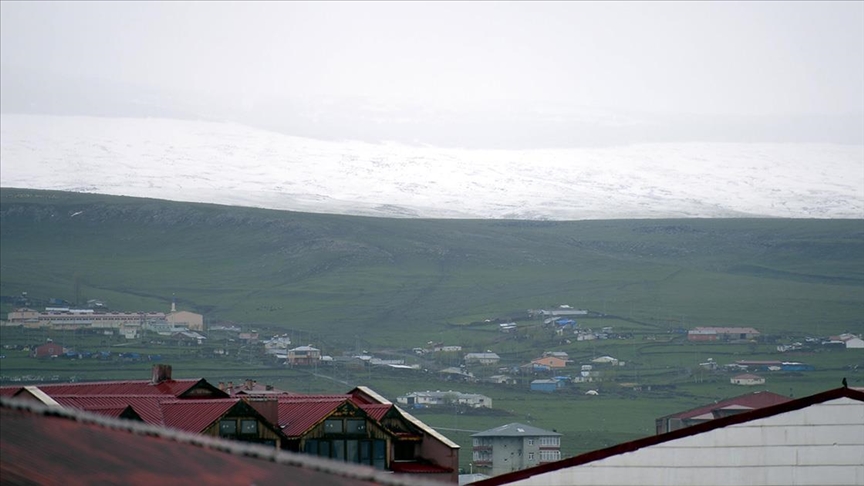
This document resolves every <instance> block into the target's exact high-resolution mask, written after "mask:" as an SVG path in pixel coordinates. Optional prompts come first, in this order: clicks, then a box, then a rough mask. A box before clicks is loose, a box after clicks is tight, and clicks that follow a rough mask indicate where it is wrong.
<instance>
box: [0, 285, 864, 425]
mask: <svg viewBox="0 0 864 486" xmlns="http://www.w3.org/2000/svg"><path fill="white" fill-rule="evenodd" d="M51 301H54V302H65V301H58V299H51ZM602 317H603V315H602V314H601V315H600V316H598V315H597V313H593V312H591V311H589V310H587V309H576V308H574V307H571V306H570V305H566V304H562V305H560V306H557V307H553V308H550V309H548V310H547V309H539V310H538V309H532V310H528V311H527V312H526V314H525V316H523V317H522V318H521V320H519V321H516V320H507V321H505V322H499V321H500V319H494V320H493V319H488V320H486V321H484V322H483V323H481V325H482V326H483V327H484V328H485V329H489V330H493V329H494V330H497V333H498V334H499V335H500V336H501V338H496V339H494V340H491V341H492V342H497V343H499V345H500V344H501V343H507V342H509V340H519V339H520V336H525V333H527V332H534V333H535V334H536V333H540V332H542V333H545V335H548V336H550V338H551V341H550V344H552V346H550V347H549V348H547V349H542V350H535V353H536V354H535V355H534V356H533V357H531V356H530V355H529V356H527V359H524V361H522V360H519V361H514V358H515V359H519V358H521V357H522V356H525V352H522V353H519V354H518V355H516V356H514V353H512V352H510V353H502V354H504V357H502V356H501V355H499V354H498V352H496V350H495V348H494V345H493V344H491V343H490V344H489V346H490V348H489V349H483V350H480V351H477V350H466V349H464V348H463V346H462V345H461V344H458V343H451V344H445V343H444V342H432V341H429V342H427V343H425V344H423V345H420V346H415V347H413V348H410V349H397V350H392V349H391V350H383V351H379V352H369V351H367V350H360V349H354V350H344V349H342V350H339V349H322V347H320V346H315V345H314V343H308V344H300V345H297V344H299V343H296V342H295V341H296V339H297V337H296V336H295V337H294V339H292V334H293V333H288V332H282V333H266V332H265V331H259V330H256V329H251V328H248V326H241V325H237V324H211V325H208V326H205V324H204V322H205V319H204V316H203V315H201V314H197V313H195V312H190V311H185V310H177V308H176V302H174V301H173V300H172V303H171V306H170V310H169V311H168V312H160V311H152V312H113V311H108V310H107V305H106V304H105V303H104V302H103V301H100V300H91V301H89V302H88V306H87V308H84V309H78V308H74V307H69V306H64V307H57V306H49V307H45V308H44V310H41V311H38V310H34V309H30V308H26V307H21V308H17V309H15V310H14V311H12V312H9V313H8V316H7V319H6V320H5V321H2V322H0V326H4V327H13V328H21V329H23V330H30V331H34V330H44V331H49V330H50V331H55V332H54V333H53V334H52V335H53V336H54V338H53V339H51V338H47V339H46V342H41V343H40V342H31V343H29V344H26V345H24V344H18V345H14V346H13V345H9V344H5V343H4V348H5V349H7V350H8V349H18V350H24V351H26V352H28V353H29V355H30V356H31V357H33V358H37V359H68V360H99V361H116V362H140V361H159V360H160V359H161V356H162V354H164V353H162V352H161V351H160V350H171V349H177V348H184V349H187V351H184V353H187V354H190V353H191V354H192V355H195V356H198V357H200V358H204V359H213V360H231V359H234V360H241V361H249V362H256V363H260V364H262V365H265V366H276V367H278V366H285V367H290V368H294V369H309V370H315V372H327V371H328V370H332V372H333V373H336V372H339V371H340V370H341V371H344V372H351V371H354V372H362V371H363V370H367V369H386V370H389V371H391V372H397V373H422V374H424V375H426V376H432V377H435V378H437V379H438V380H439V381H441V382H445V383H447V384H448V385H449V386H450V387H453V386H455V385H457V384H459V383H463V384H466V385H470V384H472V383H490V384H495V385H500V386H506V387H524V389H526V390H527V391H530V392H537V393H554V392H561V391H567V390H576V391H578V392H579V393H583V394H584V395H588V396H591V395H595V396H596V395H598V394H599V393H601V390H600V389H599V388H600V387H599V385H600V384H602V383H604V382H605V383H610V382H616V383H618V384H619V385H620V386H623V387H629V388H631V389H636V390H638V389H641V387H642V386H643V385H644V386H649V387H650V386H652V384H653V385H654V386H658V385H660V386H662V385H663V383H656V382H655V383H647V384H643V383H639V382H638V381H639V380H635V382H634V379H635V378H636V377H637V376H638V374H637V373H638V370H636V368H637V365H636V364H634V363H630V362H628V361H626V360H624V359H619V357H616V356H611V355H606V354H602V353H598V352H596V345H594V343H604V342H610V343H614V342H619V341H623V342H626V341H628V340H634V339H636V338H635V337H634V333H633V332H632V330H630V331H626V332H616V330H615V329H614V328H613V327H611V326H604V325H601V326H599V328H597V327H593V328H592V327H588V325H589V324H591V325H593V324H597V323H601V324H602V323H603V322H605V320H604V319H603V318H602ZM575 318H579V321H578V322H577V321H576V320H575ZM244 327H246V328H247V329H246V330H244ZM56 331H59V332H56ZM682 332H683V333H686V334H683V335H682ZM298 334H299V335H300V336H302V333H298ZM57 336H60V337H61V338H65V342H61V341H60V339H58V338H57ZM84 336H91V337H92V336H98V337H99V338H100V339H99V342H100V343H102V345H103V347H100V348H87V347H86V345H85V347H82V345H81V344H76V342H75V341H76V340H81V341H82V342H83V341H86V342H87V343H88V345H92V343H93V342H94V340H93V339H85V338H84ZM677 336H681V337H677ZM307 337H311V335H308V336H307ZM502 338H503V341H502ZM642 339H644V340H657V339H665V340H669V339H684V340H685V342H687V343H690V344H692V345H698V344H700V343H705V344H709V345H719V344H730V345H731V344H741V343H763V341H764V337H763V336H762V334H761V333H760V332H759V331H758V330H756V329H754V328H749V327H746V328H743V327H708V326H697V327H694V328H691V329H689V330H686V331H683V330H682V331H676V332H675V333H674V334H673V335H672V336H671V337H670V336H668V335H660V336H658V335H656V334H644V335H642ZM787 341H789V342H787V343H784V344H776V345H773V346H770V349H771V350H772V353H773V354H774V355H776V356H778V358H777V359H771V360H766V359H735V360H730V361H728V362H720V361H717V360H715V359H714V358H708V359H707V360H704V361H698V362H693V363H689V364H688V366H689V367H690V368H692V370H699V373H701V374H703V376H704V373H709V374H710V375H711V376H714V377H724V378H723V379H725V380H727V381H728V382H729V383H731V384H734V385H740V386H759V385H765V383H766V380H769V379H770V376H771V374H772V373H778V372H780V373H782V372H807V371H813V370H814V369H815V367H814V366H813V365H811V364H807V363H804V362H800V361H797V360H790V359H783V358H784V357H785V355H786V354H795V355H800V354H801V353H802V352H817V351H818V352H832V351H845V350H847V349H850V350H855V349H864V340H862V339H861V337H860V336H857V335H854V334H851V333H843V334H840V335H837V336H822V337H818V336H798V337H791V338H787ZM586 343H590V344H592V347H591V348H590V349H591V351H590V352H587V351H588V349H587V348H584V345H585V344H586ZM133 344H134V345H136V347H141V346H144V347H145V348H146V349H148V350H149V351H150V352H146V353H144V352H139V351H128V352H127V351H124V347H126V346H128V345H133ZM580 344H581V345H583V347H582V348H577V349H579V350H580V351H581V352H580V353H579V356H577V357H571V356H570V354H568V352H567V351H563V350H560V348H562V347H567V346H568V345H569V346H579V345H580ZM763 344H764V343H763ZM562 345H563V346H562ZM550 348H551V349H550ZM529 352H530V351H529ZM634 370H636V371H634ZM645 371H646V370H645V369H644V366H643V376H644V375H645ZM690 372H691V373H692V372H693V371H690ZM31 378H32V377H31ZM631 378H634V379H631ZM20 379H21V377H14V376H6V375H2V376H0V381H10V380H13V381H17V380H20ZM42 379H46V378H45V377H42ZM47 379H61V378H60V377H59V376H56V375H55V376H51V377H48V378H47ZM409 393H420V391H417V390H406V394H409ZM455 393H459V392H455ZM483 400H485V401H483V402H482V403H483V406H484V407H487V408H488V407H491V403H492V401H491V399H490V398H489V397H485V398H484V399H483ZM440 401H441V400H437V401H436V400H415V401H413V402H412V403H408V405H412V406H418V407H419V406H434V405H436V404H437V405H441V403H438V402H440ZM450 402H451V401H450V400H448V404H449V403H450ZM456 403H457V404H461V405H465V406H468V407H476V406H477V403H480V402H478V401H477V400H475V399H465V400H456Z"/></svg>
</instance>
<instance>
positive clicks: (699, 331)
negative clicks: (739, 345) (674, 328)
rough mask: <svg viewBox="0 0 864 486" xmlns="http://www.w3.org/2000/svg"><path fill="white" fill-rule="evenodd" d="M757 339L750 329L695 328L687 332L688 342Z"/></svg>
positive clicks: (754, 332)
mask: <svg viewBox="0 0 864 486" xmlns="http://www.w3.org/2000/svg"><path fill="white" fill-rule="evenodd" d="M757 337H759V331H757V330H756V329H753V328H752V327H696V328H693V329H691V330H689V331H688V332H687V340H688V341H750V340H752V339H756V338H757Z"/></svg>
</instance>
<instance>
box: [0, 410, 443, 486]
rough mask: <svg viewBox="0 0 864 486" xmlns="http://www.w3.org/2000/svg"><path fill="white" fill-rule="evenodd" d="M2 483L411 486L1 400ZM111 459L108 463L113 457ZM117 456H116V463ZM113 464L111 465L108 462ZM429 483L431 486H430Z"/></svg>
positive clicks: (388, 477) (358, 470) (262, 450)
mask: <svg viewBox="0 0 864 486" xmlns="http://www.w3.org/2000/svg"><path fill="white" fill-rule="evenodd" d="M0 421H2V423H3V434H2V435H0V450H2V451H3V454H0V477H2V478H3V483H4V484H5V483H7V482H8V483H9V484H36V483H40V484H63V483H68V482H69V480H70V478H74V480H73V482H74V483H76V484H100V483H102V484H130V485H142V486H143V485H151V484H176V483H180V482H185V481H184V479H183V478H187V479H188V478H195V482H198V483H201V484H248V483H254V484H258V485H285V486H305V485H309V484H321V485H335V484H339V485H345V486H373V485H392V486H407V485H408V484H416V483H417V482H418V480H417V478H410V479H409V478H406V477H405V476H396V475H393V474H392V473H389V472H384V471H380V472H376V471H371V470H369V469H368V468H362V467H359V466H356V467H352V466H349V465H345V464H338V463H332V462H330V461H321V460H319V459H317V458H313V457H308V456H298V455H296V454H289V453H286V452H277V451H273V450H272V448H270V447H266V446H257V445H254V444H239V443H237V442H232V441H227V440H222V439H219V438H216V437H206V436H203V435H199V434H191V433H188V432H182V431H178V430H174V429H168V428H165V427H160V426H155V425H150V424H144V423H140V422H136V421H132V420H120V419H116V418H110V417H105V416H102V415H94V414H91V413H88V412H84V411H81V410H75V409H58V408H56V407H49V406H46V405H44V404H41V403H36V402H33V401H21V400H13V399H9V398H8V397H0ZM106 453H108V456H106ZM109 456H110V457H109ZM106 457H107V459H106ZM424 484H430V483H425V482H424Z"/></svg>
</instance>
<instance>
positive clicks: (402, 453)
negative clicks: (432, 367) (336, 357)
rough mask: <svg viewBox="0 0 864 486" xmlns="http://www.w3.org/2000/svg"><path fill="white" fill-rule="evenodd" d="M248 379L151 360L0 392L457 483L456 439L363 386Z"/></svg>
mask: <svg viewBox="0 0 864 486" xmlns="http://www.w3.org/2000/svg"><path fill="white" fill-rule="evenodd" d="M256 385H257V383H255V382H254V381H253V380H247V381H246V382H245V383H242V384H238V386H237V387H236V388H235V387H234V385H233V383H228V384H227V386H226V385H225V384H222V383H220V386H219V387H216V386H213V385H211V384H210V383H208V382H207V381H206V380H204V379H198V380H194V379H193V380H174V379H172V377H171V367H170V366H165V365H156V366H154V367H153V373H152V376H151V379H150V380H149V381H148V380H130V381H115V382H95V383H72V384H46V385H39V386H24V387H21V386H17V387H16V386H11V387H0V396H5V397H14V398H16V399H21V400H30V401H35V402H40V403H41V404H44V405H47V406H51V407H57V408H61V409H70V408H71V409H78V410H84V411H88V412H93V413H97V414H100V415H105V416H108V417H112V418H123V419H128V420H133V421H139V422H145V423H147V424H151V425H158V426H165V427H171V428H173V429H179V430H182V431H186V432H194V433H197V434H201V435H208V436H212V437H214V438H219V437H221V438H225V439H231V440H233V441H239V442H247V443H248V442H251V443H258V444H264V445H267V446H269V447H271V448H273V449H279V450H287V451H292V452H297V453H302V454H307V455H314V456H318V457H324V458H328V459H333V460H337V461H342V462H347V463H354V464H363V465H366V466H369V467H373V468H377V469H381V470H385V471H389V472H391V473H396V474H398V475H412V476H414V477H417V478H422V479H429V480H438V481H444V482H451V483H455V482H456V481H457V479H458V464H459V446H458V445H457V444H455V443H454V442H452V441H450V440H449V439H447V438H446V437H444V436H443V435H441V434H440V433H438V432H437V431H436V430H434V429H432V428H431V427H429V426H428V425H426V424H424V423H423V422H421V421H420V420H418V419H416V418H415V417H413V416H412V415H410V414H409V413H407V412H405V411H404V410H402V409H400V408H399V407H398V406H396V405H394V404H393V403H391V402H389V401H388V400H386V399H385V398H383V397H381V396H380V395H378V394H377V393H375V392H374V391H372V390H370V389H368V388H366V387H357V388H355V389H353V390H351V391H350V392H349V393H346V394H338V395H301V394H294V393H287V392H281V391H279V390H274V389H272V387H271V388H268V387H266V386H265V387H263V388H264V389H261V387H259V386H256Z"/></svg>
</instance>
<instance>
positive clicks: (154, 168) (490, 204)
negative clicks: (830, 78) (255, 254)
mask: <svg viewBox="0 0 864 486" xmlns="http://www.w3.org/2000/svg"><path fill="white" fill-rule="evenodd" d="M0 162H2V163H0V187H17V188H30V189H52V190H63V191H77V192H92V193H101V194H113V195H124V196H138V197H149V198H157V199H167V200H175V201H193V202H208V203H217V204H226V205H237V206H254V207H262V208H270V209H280V210H294V211H305V212H318V213H338V214H354V215H369V216H386V217H423V218H484V219H485V218H492V219H500V218H511V219H549V220H584V219H619V218H666V217H669V218H694V217H704V218H713V217H742V216H758V217H781V218H862V217H864V146H861V145H840V144H753V143H751V144H744V143H740V144H739V143H666V144H663V143H651V144H640V145H628V146H615V147H601V148H596V147H593V148H571V149H548V150H468V149H451V148H436V147H427V146H409V145H402V144H396V143H377V144H376V143H367V142H358V141H324V140H316V139H310V138H300V137H292V136H288V135H284V134H280V133H275V132H269V131H265V130H260V129H254V128H250V127H246V126H243V125H238V124H234V123H227V122H226V123H214V122H204V121H183V120H173V119H156V118H99V117H82V116H52V115H17V114H3V115H0Z"/></svg>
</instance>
